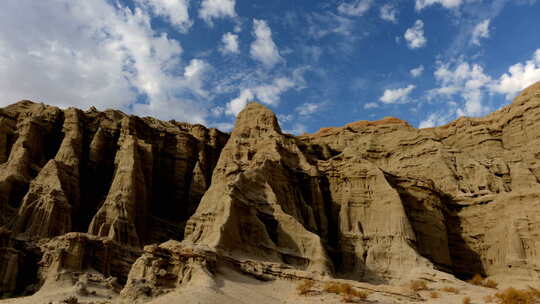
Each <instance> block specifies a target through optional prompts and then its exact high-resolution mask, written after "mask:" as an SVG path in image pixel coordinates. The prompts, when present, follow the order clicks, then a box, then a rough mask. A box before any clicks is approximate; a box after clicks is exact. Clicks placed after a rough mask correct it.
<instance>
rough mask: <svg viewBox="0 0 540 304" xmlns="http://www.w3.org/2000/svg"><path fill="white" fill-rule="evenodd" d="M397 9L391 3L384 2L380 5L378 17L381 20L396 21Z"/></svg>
mask: <svg viewBox="0 0 540 304" xmlns="http://www.w3.org/2000/svg"><path fill="white" fill-rule="evenodd" d="M397 13H398V12H397V9H396V8H395V7H394V6H393V5H391V4H385V5H383V6H381V9H380V11H379V17H381V19H382V20H385V21H389V22H392V23H397Z"/></svg>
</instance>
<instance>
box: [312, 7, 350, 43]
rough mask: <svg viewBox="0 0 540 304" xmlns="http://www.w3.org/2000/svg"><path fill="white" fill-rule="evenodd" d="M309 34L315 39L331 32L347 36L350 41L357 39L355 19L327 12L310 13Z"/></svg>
mask: <svg viewBox="0 0 540 304" xmlns="http://www.w3.org/2000/svg"><path fill="white" fill-rule="evenodd" d="M307 20H308V27H307V34H308V35H309V36H311V37H313V38H315V39H321V38H324V37H325V36H328V35H331V34H337V35H341V36H343V37H345V38H346V39H347V40H348V41H350V40H351V39H357V38H356V36H355V28H354V20H353V19H351V18H348V17H344V16H341V15H337V14H334V13H332V12H326V13H324V14H320V13H313V14H311V15H308V17H307Z"/></svg>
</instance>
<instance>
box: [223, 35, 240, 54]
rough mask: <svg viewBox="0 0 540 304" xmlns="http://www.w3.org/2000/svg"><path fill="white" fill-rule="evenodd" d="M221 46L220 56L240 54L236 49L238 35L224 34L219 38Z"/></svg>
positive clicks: (237, 48)
mask: <svg viewBox="0 0 540 304" xmlns="http://www.w3.org/2000/svg"><path fill="white" fill-rule="evenodd" d="M221 42H223V46H222V47H221V48H220V49H219V51H220V52H221V53H222V54H238V53H239V52H240V50H239V47H238V44H239V43H238V35H235V34H233V33H225V34H224V35H223V37H221Z"/></svg>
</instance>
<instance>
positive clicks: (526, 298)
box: [495, 287, 537, 304]
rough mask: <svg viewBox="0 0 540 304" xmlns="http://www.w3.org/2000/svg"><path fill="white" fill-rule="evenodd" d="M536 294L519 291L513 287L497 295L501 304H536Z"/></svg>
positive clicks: (529, 291) (528, 291)
mask: <svg viewBox="0 0 540 304" xmlns="http://www.w3.org/2000/svg"><path fill="white" fill-rule="evenodd" d="M536 297H537V296H536V294H535V292H534V291H531V290H530V289H529V290H519V289H515V288H513V287H510V288H507V289H505V290H504V291H501V292H498V293H496V294H495V298H496V299H497V303H499V304H533V303H536Z"/></svg>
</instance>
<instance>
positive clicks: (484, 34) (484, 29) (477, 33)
mask: <svg viewBox="0 0 540 304" xmlns="http://www.w3.org/2000/svg"><path fill="white" fill-rule="evenodd" d="M490 22H491V20H489V19H486V20H484V21H482V22H480V23H478V24H477V25H476V26H475V27H474V30H473V32H472V38H471V43H472V44H476V45H480V39H482V38H489V24H490Z"/></svg>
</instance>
